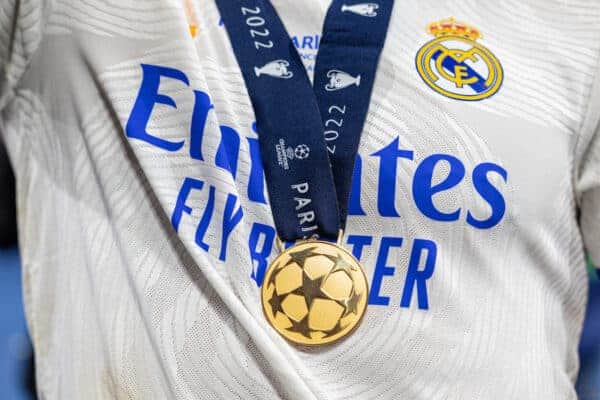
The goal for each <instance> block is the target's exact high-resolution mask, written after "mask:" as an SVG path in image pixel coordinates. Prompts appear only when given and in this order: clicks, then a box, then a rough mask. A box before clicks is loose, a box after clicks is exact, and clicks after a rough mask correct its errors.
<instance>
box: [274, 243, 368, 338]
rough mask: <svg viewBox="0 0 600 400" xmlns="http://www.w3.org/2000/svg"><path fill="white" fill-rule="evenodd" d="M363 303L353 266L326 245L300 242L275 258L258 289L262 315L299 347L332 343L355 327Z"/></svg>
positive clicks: (359, 275)
mask: <svg viewBox="0 0 600 400" xmlns="http://www.w3.org/2000/svg"><path fill="white" fill-rule="evenodd" d="M367 300H368V287H367V279H366V277H365V274H364V271H363V269H362V267H361V266H360V264H359V263H358V261H357V260H356V259H355V258H354V257H353V256H352V255H351V254H350V253H348V252H347V251H346V250H344V249H343V248H341V247H339V246H337V245H335V244H333V243H328V242H320V241H306V242H302V243H300V244H297V245H295V246H293V247H291V248H289V249H288V250H286V251H284V252H283V253H282V254H280V255H279V256H278V257H277V258H276V259H275V261H273V263H272V264H271V266H270V268H269V269H268V271H267V274H266V276H265V280H264V282H263V286H262V303H263V311H264V313H265V316H266V317H267V320H268V321H269V322H270V323H271V325H272V326H273V327H274V328H275V330H277V332H279V334H281V335H282V336H283V337H285V338H286V339H288V340H289V341H291V342H294V343H297V344H303V345H322V344H328V343H332V342H335V341H337V340H339V339H341V338H343V337H344V336H346V335H347V334H349V333H350V332H351V331H352V330H353V329H354V328H355V327H356V326H357V325H358V323H359V322H360V320H361V318H362V316H363V315H364V313H365V310H366V307H367Z"/></svg>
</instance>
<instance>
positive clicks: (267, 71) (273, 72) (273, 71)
mask: <svg viewBox="0 0 600 400" xmlns="http://www.w3.org/2000/svg"><path fill="white" fill-rule="evenodd" d="M289 66H290V63H289V62H288V61H286V60H275V61H271V62H270V63H267V64H265V66H263V67H260V68H259V67H254V73H255V74H256V76H261V75H269V76H272V77H273V78H280V79H290V78H291V77H292V76H294V73H293V72H292V71H288V67H289Z"/></svg>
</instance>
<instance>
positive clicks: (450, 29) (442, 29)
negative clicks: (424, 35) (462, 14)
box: [427, 17, 482, 40]
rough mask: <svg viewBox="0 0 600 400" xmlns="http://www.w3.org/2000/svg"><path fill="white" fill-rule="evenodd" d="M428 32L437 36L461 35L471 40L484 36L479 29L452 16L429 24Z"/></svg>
mask: <svg viewBox="0 0 600 400" xmlns="http://www.w3.org/2000/svg"><path fill="white" fill-rule="evenodd" d="M427 32H429V33H431V34H432V35H434V36H436V37H443V36H459V37H464V38H467V39H471V40H477V39H479V38H481V36H482V35H481V32H480V31H479V29H477V28H475V27H473V26H470V25H468V24H465V23H463V22H459V21H457V20H455V19H454V18H452V17H450V18H445V19H442V20H440V21H437V22H432V23H430V24H429V25H427Z"/></svg>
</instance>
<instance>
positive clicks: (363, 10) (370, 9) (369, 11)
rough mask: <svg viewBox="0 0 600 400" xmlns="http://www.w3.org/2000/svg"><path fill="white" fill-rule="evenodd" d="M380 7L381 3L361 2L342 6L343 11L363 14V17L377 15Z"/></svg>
mask: <svg viewBox="0 0 600 400" xmlns="http://www.w3.org/2000/svg"><path fill="white" fill-rule="evenodd" d="M378 8H379V4H377V3H360V4H355V5H352V6H348V5H346V4H344V5H343V6H342V12H346V11H349V12H351V13H354V14H357V15H361V16H363V17H371V18H373V17H376V16H377V9H378Z"/></svg>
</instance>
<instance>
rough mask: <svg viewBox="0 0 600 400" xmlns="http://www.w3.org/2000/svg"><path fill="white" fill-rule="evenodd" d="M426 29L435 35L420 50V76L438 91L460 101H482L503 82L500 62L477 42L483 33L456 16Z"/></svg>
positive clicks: (418, 65) (418, 55) (493, 92)
mask: <svg viewBox="0 0 600 400" xmlns="http://www.w3.org/2000/svg"><path fill="white" fill-rule="evenodd" d="M427 31H428V32H429V33H430V34H432V35H434V36H435V37H436V38H435V39H433V40H431V41H430V42H428V43H427V44H425V45H424V46H423V47H422V48H421V49H420V50H419V52H418V53H417V57H416V64H417V70H418V71H419V75H421V78H423V80H424V81H425V83H427V85H429V86H430V87H431V88H432V89H433V90H435V91H436V92H438V93H440V94H443V95H444V96H447V97H450V98H453V99H458V100H467V101H475V100H483V99H485V98H488V97H490V96H492V95H494V94H495V93H496V92H497V91H498V90H499V89H500V86H501V85H502V79H503V71H502V66H501V65H500V62H499V61H498V59H497V58H496V56H494V54H493V53H492V52H491V51H490V50H488V49H487V48H486V47H484V46H483V45H481V44H480V43H478V42H477V40H478V39H480V38H481V37H482V35H481V32H480V31H479V30H478V29H477V28H474V27H472V26H469V25H467V24H464V23H462V22H458V21H456V20H454V18H448V19H444V20H441V21H438V22H434V23H431V24H429V25H428V26H427Z"/></svg>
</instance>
